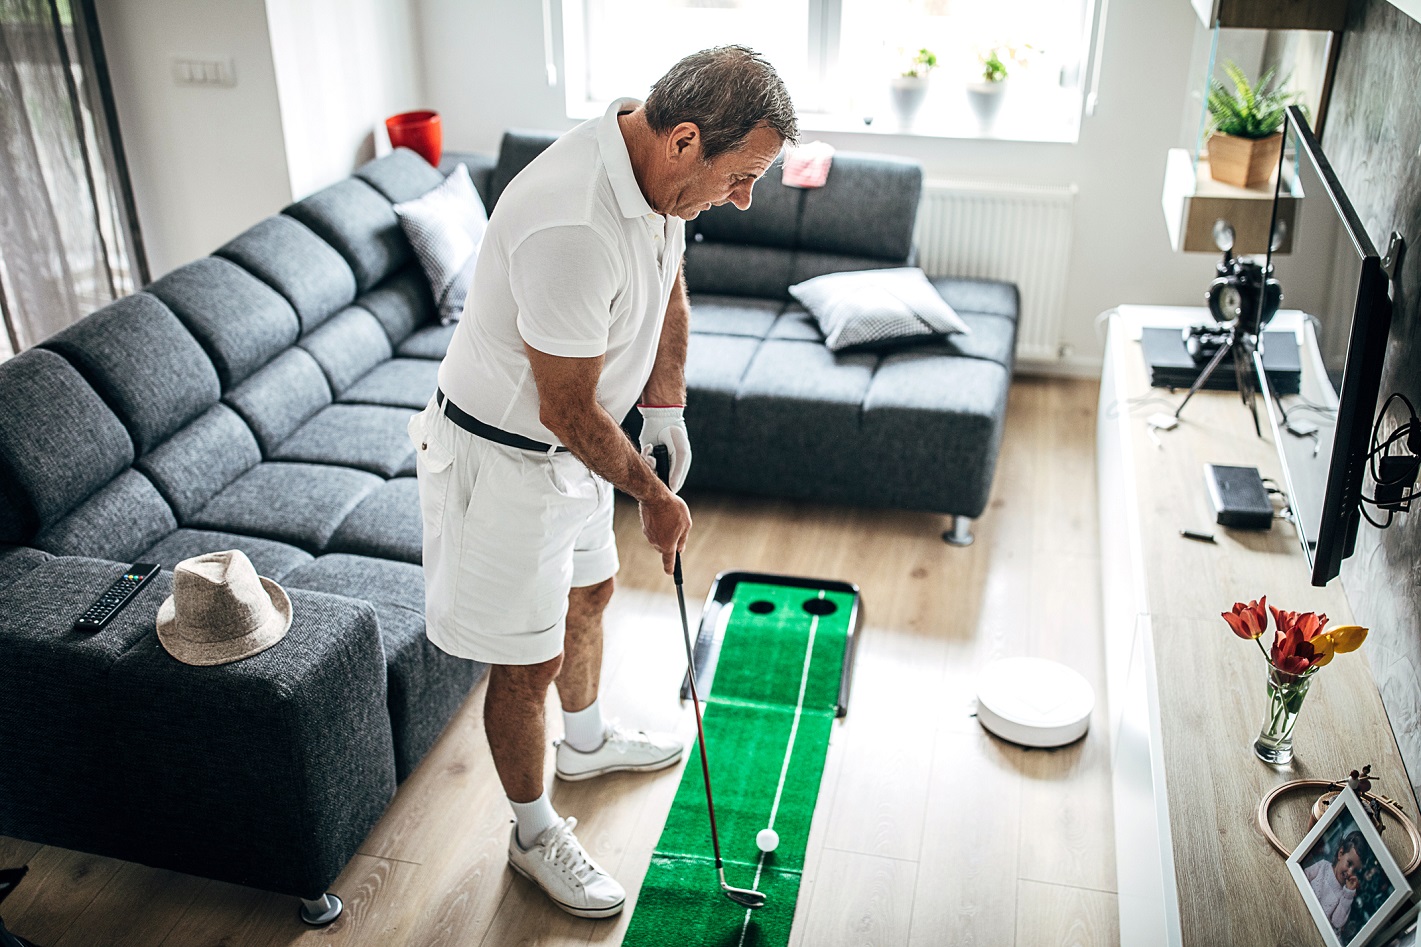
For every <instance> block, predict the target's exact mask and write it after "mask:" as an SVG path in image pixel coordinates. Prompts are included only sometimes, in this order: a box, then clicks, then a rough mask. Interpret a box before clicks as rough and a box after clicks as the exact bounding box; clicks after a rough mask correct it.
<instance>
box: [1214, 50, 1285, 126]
mask: <svg viewBox="0 0 1421 947" xmlns="http://www.w3.org/2000/svg"><path fill="white" fill-rule="evenodd" d="M1273 72H1274V70H1272V69H1269V70H1268V71H1267V72H1265V73H1264V74H1263V78H1262V79H1260V80H1259V81H1258V85H1256V86H1255V85H1252V84H1250V83H1249V81H1248V76H1247V75H1245V74H1244V71H1243V70H1242V69H1240V68H1239V67H1238V64H1237V63H1233V62H1228V63H1225V64H1224V73H1225V74H1226V75H1227V76H1228V77H1229V80H1230V81H1231V82H1233V85H1234V89H1233V91H1232V92H1230V91H1229V89H1228V88H1227V87H1226V86H1225V85H1224V84H1223V83H1222V82H1220V81H1219V80H1217V79H1214V80H1212V81H1211V82H1210V83H1209V99H1208V106H1209V127H1210V128H1211V129H1212V130H1213V131H1216V132H1218V133H1219V134H1221V135H1234V136H1237V137H1239V138H1267V137H1268V136H1269V135H1271V134H1273V133H1274V132H1276V131H1277V130H1278V129H1280V128H1282V127H1283V118H1284V114H1285V112H1286V111H1287V108H1288V106H1289V105H1291V104H1293V103H1294V102H1296V101H1297V100H1298V95H1297V93H1294V92H1288V91H1286V90H1285V89H1284V88H1283V86H1285V85H1286V84H1287V79H1283V80H1282V81H1280V82H1277V83H1273ZM1270 83H1273V84H1272V85H1271V86H1270Z"/></svg>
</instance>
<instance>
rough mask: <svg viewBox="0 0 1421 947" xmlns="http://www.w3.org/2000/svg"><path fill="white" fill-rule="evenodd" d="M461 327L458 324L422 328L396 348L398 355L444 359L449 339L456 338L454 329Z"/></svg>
mask: <svg viewBox="0 0 1421 947" xmlns="http://www.w3.org/2000/svg"><path fill="white" fill-rule="evenodd" d="M457 328H459V326H458V324H457V323H456V324H454V325H452V326H430V327H429V328H427V329H420V330H419V331H418V332H415V333H414V334H413V335H411V336H410V337H409V338H408V339H405V340H404V341H403V342H401V343H400V344H399V347H398V348H396V349H395V354H396V355H403V356H404V357H406V358H432V359H436V360H438V359H442V358H444V356H445V354H446V353H448V351H449V340H451V339H452V338H454V330H455V329H457Z"/></svg>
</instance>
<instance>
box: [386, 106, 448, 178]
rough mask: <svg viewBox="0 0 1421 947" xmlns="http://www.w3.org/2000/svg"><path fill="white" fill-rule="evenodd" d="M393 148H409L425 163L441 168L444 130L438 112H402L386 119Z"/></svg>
mask: <svg viewBox="0 0 1421 947" xmlns="http://www.w3.org/2000/svg"><path fill="white" fill-rule="evenodd" d="M385 130H386V131H388V132H389V133H390V147H391V148H400V147H404V148H409V149H410V150H411V151H413V152H415V153H416V154H418V155H419V156H420V157H421V158H423V159H424V160H425V161H428V162H429V163H430V164H432V165H434V166H435V167H436V168H437V167H439V156H440V154H441V153H442V151H443V147H444V130H443V127H442V126H441V125H440V124H439V113H438V112H429V111H423V112H401V113H400V114H399V115H391V116H390V117H389V118H387V119H385Z"/></svg>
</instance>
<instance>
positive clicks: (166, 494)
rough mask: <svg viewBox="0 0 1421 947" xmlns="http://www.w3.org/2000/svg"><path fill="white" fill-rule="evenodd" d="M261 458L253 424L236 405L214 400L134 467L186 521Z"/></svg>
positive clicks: (181, 518) (177, 514) (174, 511)
mask: <svg viewBox="0 0 1421 947" xmlns="http://www.w3.org/2000/svg"><path fill="white" fill-rule="evenodd" d="M261 459H262V454H261V448H260V447H259V446H258V445H257V439H256V437H255V436H254V435H253V434H252V429H251V428H249V427H247V424H246V422H245V421H243V420H242V419H241V418H240V417H238V416H237V413H236V412H235V411H233V410H232V409H231V408H229V407H227V406H226V405H224V404H215V405H213V406H212V407H211V408H209V409H207V411H206V413H204V414H203V415H202V416H200V417H199V418H198V419H197V420H196V421H193V422H192V423H191V424H189V425H188V426H187V427H185V428H183V429H182V430H181V431H179V432H178V433H176V434H174V435H173V436H172V437H170V438H169V439H168V440H167V441H166V442H164V443H163V444H160V445H159V446H158V447H157V448H155V449H154V450H152V451H150V452H149V453H148V454H146V455H145V456H143V457H140V458H139V459H138V461H137V463H135V464H134V466H135V467H136V468H138V469H139V470H141V471H142V472H143V473H144V474H145V475H147V477H148V479H150V480H152V481H153V485H154V486H155V487H157V488H158V492H159V493H161V494H162V495H163V498H164V499H166V500H167V501H168V505H169V506H171V507H172V508H173V513H174V514H176V516H177V518H178V522H179V523H184V522H187V520H188V519H189V518H190V517H192V516H194V515H196V514H197V512H198V510H201V509H202V508H203V506H205V505H206V504H207V501H208V500H210V499H212V498H213V497H214V496H216V495H217V492H218V491H219V490H221V489H222V488H223V487H225V486H227V484H229V483H231V482H232V481H233V480H236V479H237V478H238V477H240V476H241V475H242V474H244V473H246V472H247V471H248V470H250V469H251V468H253V467H255V466H256V465H257V464H258V463H260V462H261Z"/></svg>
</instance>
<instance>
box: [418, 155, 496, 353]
mask: <svg viewBox="0 0 1421 947" xmlns="http://www.w3.org/2000/svg"><path fill="white" fill-rule="evenodd" d="M395 216H396V217H398V218H399V219H400V227H401V228H402V229H403V230H404V232H405V236H406V237H408V238H409V242H410V246H412V247H414V254H415V256H417V257H419V263H420V266H422V267H424V275H425V276H427V277H429V288H430V289H431V290H432V291H433V292H434V302H435V305H436V306H437V307H438V309H439V321H440V322H442V323H444V324H445V325H448V324H449V323H451V322H456V321H458V319H459V317H460V316H461V315H463V314H464V300H465V298H466V297H467V296H468V295H469V287H470V286H471V285H472V284H473V281H474V263H475V262H477V260H478V256H479V246H480V245H481V244H482V243H483V239H484V231H485V230H486V229H487V228H488V213H487V212H486V211H485V210H484V203H483V201H481V200H479V192H478V191H477V190H475V189H474V181H473V178H471V177H469V169H468V168H467V167H466V166H465V165H462V164H460V165H458V166H457V167H456V168H454V170H453V171H452V172H450V174H449V176H448V177H447V178H445V179H444V183H443V184H441V185H439V186H438V187H436V188H434V189H433V190H432V191H430V192H429V193H427V194H425V195H424V196H422V197H418V198H416V199H415V200H412V201H405V202H404V203H403V204H396V205H395Z"/></svg>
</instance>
